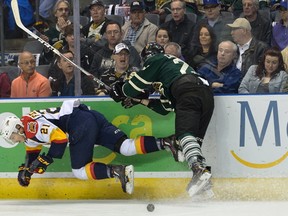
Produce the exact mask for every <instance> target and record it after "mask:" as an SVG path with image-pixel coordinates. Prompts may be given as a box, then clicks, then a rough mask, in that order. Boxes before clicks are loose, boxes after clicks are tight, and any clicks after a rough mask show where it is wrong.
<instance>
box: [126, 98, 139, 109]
mask: <svg viewBox="0 0 288 216" xmlns="http://www.w3.org/2000/svg"><path fill="white" fill-rule="evenodd" d="M140 103H141V99H137V98H126V99H125V100H123V101H122V102H121V105H122V106H123V107H124V108H125V109H129V108H131V107H133V106H135V105H137V104H140Z"/></svg>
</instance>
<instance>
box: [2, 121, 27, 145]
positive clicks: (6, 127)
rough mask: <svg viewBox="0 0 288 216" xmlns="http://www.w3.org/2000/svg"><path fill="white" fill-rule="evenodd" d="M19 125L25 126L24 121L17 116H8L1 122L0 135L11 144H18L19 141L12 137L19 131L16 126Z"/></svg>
mask: <svg viewBox="0 0 288 216" xmlns="http://www.w3.org/2000/svg"><path fill="white" fill-rule="evenodd" d="M17 125H20V126H21V127H23V124H22V122H21V121H20V119H19V118H18V117H16V116H8V117H6V118H5V119H4V120H3V121H2V123H1V127H0V135H1V136H2V137H3V138H4V139H5V140H6V141H7V142H8V143H9V144H11V145H17V144H18V142H17V143H15V142H13V141H12V140H11V139H10V137H11V135H12V133H13V132H14V133H19V130H18V129H17V127H16V126H17Z"/></svg>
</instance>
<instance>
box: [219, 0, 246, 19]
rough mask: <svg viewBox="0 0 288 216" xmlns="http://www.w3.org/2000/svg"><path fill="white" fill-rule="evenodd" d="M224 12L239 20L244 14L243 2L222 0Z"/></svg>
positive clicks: (240, 0) (239, 0)
mask: <svg viewBox="0 0 288 216" xmlns="http://www.w3.org/2000/svg"><path fill="white" fill-rule="evenodd" d="M221 3H222V7H223V8H224V10H226V11H229V12H232V13H233V15H234V17H235V18H238V17H239V16H240V14H241V13H242V12H243V5H242V0H221Z"/></svg>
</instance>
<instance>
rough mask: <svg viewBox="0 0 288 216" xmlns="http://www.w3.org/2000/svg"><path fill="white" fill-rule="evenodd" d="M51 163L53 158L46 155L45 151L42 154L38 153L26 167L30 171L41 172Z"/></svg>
mask: <svg viewBox="0 0 288 216" xmlns="http://www.w3.org/2000/svg"><path fill="white" fill-rule="evenodd" d="M51 163H53V159H52V158H51V157H49V156H48V155H45V153H43V154H42V155H39V156H38V157H37V159H35V160H34V161H33V162H32V163H31V165H30V167H29V168H28V171H29V172H30V173H38V174H43V173H44V172H45V171H46V169H47V167H48V166H49V165H50V164H51Z"/></svg>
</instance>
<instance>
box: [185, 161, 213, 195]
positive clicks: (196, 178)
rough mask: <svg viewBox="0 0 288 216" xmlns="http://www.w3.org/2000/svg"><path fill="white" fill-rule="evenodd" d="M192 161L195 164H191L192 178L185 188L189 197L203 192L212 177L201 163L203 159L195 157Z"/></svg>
mask: <svg viewBox="0 0 288 216" xmlns="http://www.w3.org/2000/svg"><path fill="white" fill-rule="evenodd" d="M194 160H195V162H193V163H192V171H193V177H192V180H191V181H190V182H189V184H188V186H187V188H186V191H187V192H188V194H189V196H191V197H193V196H195V195H196V194H198V195H199V194H200V193H202V192H204V191H205V190H204V189H205V187H206V186H207V185H208V184H209V182H210V179H211V177H212V175H211V172H210V170H209V169H208V168H207V167H206V166H205V165H204V163H203V160H204V158H202V157H201V156H197V157H195V159H194ZM212 193H213V191H212ZM213 194H214V193H213Z"/></svg>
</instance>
